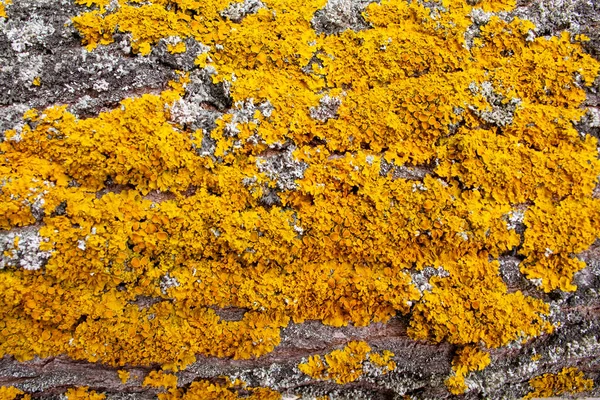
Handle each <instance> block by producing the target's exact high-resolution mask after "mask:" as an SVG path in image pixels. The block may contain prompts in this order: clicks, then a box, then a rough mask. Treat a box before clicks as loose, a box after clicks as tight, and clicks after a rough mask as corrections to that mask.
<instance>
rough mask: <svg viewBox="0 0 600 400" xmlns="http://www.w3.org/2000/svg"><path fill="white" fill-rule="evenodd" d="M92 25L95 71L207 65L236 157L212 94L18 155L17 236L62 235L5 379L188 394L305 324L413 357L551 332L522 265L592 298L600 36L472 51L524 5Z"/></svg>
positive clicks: (0, 310)
mask: <svg viewBox="0 0 600 400" xmlns="http://www.w3.org/2000/svg"><path fill="white" fill-rule="evenodd" d="M78 2H79V3H81V4H85V5H87V6H88V7H90V10H89V11H88V12H85V13H83V14H81V15H79V16H75V17H74V18H73V24H74V26H75V27H76V28H77V29H78V31H79V32H80V34H81V35H82V38H83V42H84V44H85V45H86V47H87V49H88V50H89V51H93V49H94V48H96V47H97V46H99V45H106V44H108V43H111V42H112V41H113V40H114V39H113V34H115V33H116V32H123V33H126V34H128V35H130V38H131V47H132V49H133V52H135V53H138V54H139V55H140V56H144V55H147V54H149V53H150V52H151V51H152V49H153V46H155V45H156V43H158V41H159V40H161V39H165V40H167V39H168V40H169V43H170V46H171V47H169V51H171V52H172V53H181V52H185V51H187V49H186V47H185V45H184V42H183V40H184V39H190V38H191V39H194V40H196V41H198V42H201V43H203V44H204V45H205V46H206V49H207V50H206V51H204V52H203V53H201V54H199V55H198V57H197V59H196V64H197V65H198V67H199V68H204V69H205V71H207V72H208V73H210V74H211V75H212V80H213V82H214V83H215V84H219V85H222V86H223V87H224V88H226V89H227V91H228V93H229V95H230V96H231V98H232V100H233V103H234V106H233V107H232V108H231V109H228V110H225V112H223V113H221V115H220V117H219V118H218V119H217V121H216V127H215V128H214V129H213V130H212V131H211V132H208V131H203V130H196V131H192V130H190V129H189V127H188V126H187V125H185V124H183V123H179V122H177V121H176V120H177V118H175V114H176V110H178V107H181V104H183V103H184V102H185V98H184V94H185V93H186V88H187V87H188V85H189V84H190V81H191V79H192V78H193V74H194V73H193V72H192V74H181V76H180V78H179V80H178V81H174V82H171V87H170V88H169V89H168V90H165V91H164V92H163V93H161V94H158V95H151V94H146V95H143V96H140V97H137V98H131V99H126V100H124V101H123V102H121V104H120V105H119V106H118V107H117V108H115V109H114V110H110V111H106V112H102V113H100V114H99V115H98V116H96V117H90V118H85V119H82V118H78V117H77V116H76V115H74V114H73V113H71V112H69V110H68V107H66V106H61V105H56V106H54V107H51V108H48V109H46V110H30V111H28V112H27V113H26V114H25V115H24V121H25V125H24V127H23V128H20V129H15V130H11V131H7V132H5V138H6V139H5V140H4V141H3V142H2V143H0V155H1V157H0V229H2V230H4V231H9V230H14V229H15V228H18V227H29V228H31V229H36V230H38V234H39V237H40V238H41V240H40V243H39V245H37V247H35V248H36V249H38V250H39V252H44V253H43V254H48V257H46V258H44V264H45V265H44V266H43V267H40V268H39V269H34V268H21V267H19V266H18V265H13V264H10V263H8V262H7V263H6V265H7V267H5V268H4V269H2V270H0V277H1V278H0V293H1V295H0V356H3V355H5V354H11V355H14V356H15V357H16V358H17V359H19V360H26V359H30V358H32V357H34V356H36V355H37V356H41V357H44V356H50V355H55V354H67V355H68V356H70V357H72V358H75V359H84V360H89V361H99V362H103V363H107V364H110V365H113V366H122V365H125V364H133V365H149V364H153V363H157V364H160V365H162V366H163V367H164V368H166V369H169V368H170V369H174V370H176V369H179V368H184V367H185V366H187V365H189V364H190V363H192V362H194V361H195V357H196V355H198V354H202V355H207V356H217V357H234V358H251V357H258V356H261V355H263V354H266V353H268V352H270V351H272V350H273V349H274V348H275V347H276V346H277V345H278V343H279V340H280V337H279V334H280V329H281V328H282V327H285V326H286V325H288V324H289V323H290V322H294V323H302V322H303V321H306V320H320V321H322V322H323V323H325V324H328V325H332V326H343V325H347V324H349V323H352V324H354V325H357V326H365V325H368V324H370V323H372V322H378V321H382V322H385V321H387V320H389V319H390V318H391V317H392V316H394V315H396V314H397V313H402V314H408V315H409V316H410V329H409V334H410V335H411V337H413V338H415V339H426V340H433V341H436V342H440V341H449V342H450V343H453V344H456V345H459V346H467V347H466V349H470V348H471V347H469V346H483V347H499V346H504V345H506V344H508V343H510V342H513V341H516V340H526V339H527V338H530V337H534V336H537V335H540V334H542V333H544V332H549V331H551V330H552V325H551V324H550V322H548V321H547V319H546V315H547V314H548V312H549V307H548V305H547V304H545V303H543V302H542V301H540V300H538V299H535V298H532V297H529V296H526V295H524V294H523V293H521V292H518V291H517V292H512V293H509V292H507V287H506V285H505V283H504V282H503V280H502V279H501V277H500V275H499V263H498V258H499V257H501V256H502V255H505V254H508V253H512V252H513V251H514V250H515V249H518V252H519V254H520V255H521V256H522V257H523V262H522V265H521V270H522V272H523V273H524V274H525V275H526V276H527V277H528V278H530V279H533V280H535V281H537V282H539V284H540V287H541V288H542V289H543V290H544V291H547V292H549V291H552V290H568V291H572V290H574V289H575V286H574V285H573V284H572V278H573V275H574V273H575V272H577V271H579V270H581V269H582V268H583V267H584V264H583V262H581V261H579V260H578V259H576V258H575V254H576V253H578V252H581V251H582V250H585V249H586V248H587V247H589V245H590V244H591V243H592V242H593V241H594V240H595V239H596V238H597V237H599V236H600V202H599V201H598V200H597V199H594V198H593V197H592V190H593V188H594V187H595V185H596V183H597V176H598V174H599V173H600V162H599V161H598V159H597V140H596V139H595V138H593V137H591V136H590V135H583V136H582V135H580V134H579V133H578V132H577V131H576V129H575V128H574V126H573V123H574V122H575V121H577V120H579V119H580V118H581V117H582V116H583V115H584V113H585V110H584V109H582V108H581V107H580V105H581V103H582V102H583V100H584V99H585V93H584V91H583V86H584V85H590V84H591V83H592V81H593V79H594V78H595V77H596V75H597V73H598V70H599V68H600V65H599V63H598V62H597V61H595V60H594V59H593V58H591V57H590V56H589V55H587V54H585V53H584V52H583V50H582V48H581V46H580V42H581V41H583V40H585V38H584V37H572V36H570V35H569V34H566V33H565V34H562V35H561V36H558V37H549V38H548V37H535V35H532V34H531V30H532V29H533V28H534V27H533V25H532V24H531V23H530V22H528V21H524V20H520V19H518V18H514V19H512V20H509V21H506V20H503V19H501V18H499V17H498V16H495V15H492V16H491V17H490V18H489V20H488V21H487V23H485V24H483V25H482V26H481V27H480V29H479V31H480V32H479V34H478V35H477V37H475V38H474V39H473V40H472V41H470V42H469V41H467V40H466V33H467V31H468V30H469V28H470V26H471V25H472V22H473V21H472V17H471V13H472V11H473V9H474V7H476V8H482V9H483V10H484V11H486V12H497V11H502V10H510V9H511V8H512V7H513V6H514V2H513V1H510V0H504V1H499V0H482V1H480V2H479V3H478V4H477V5H476V6H471V5H469V4H468V2H467V1H463V0H441V1H440V2H439V3H436V2H429V3H427V4H424V3H420V2H416V1H413V2H406V1H402V0H387V1H382V2H381V3H377V4H376V3H373V4H371V5H369V6H368V7H367V8H366V9H365V11H364V13H363V16H364V18H365V20H366V22H367V23H368V24H369V26H370V27H369V29H365V30H361V31H353V30H345V31H343V32H341V33H339V34H335V35H325V34H322V33H317V32H316V31H315V30H314V29H312V26H311V19H312V18H313V15H314V14H315V13H316V12H317V11H318V10H320V9H322V8H323V7H324V6H325V1H324V0H307V1H305V2H302V4H298V3H297V2H293V1H289V0H265V1H263V2H262V3H263V5H264V7H259V8H257V9H256V10H253V12H252V13H248V14H244V15H241V16H239V18H237V17H236V18H235V19H234V20H232V19H231V18H229V17H227V15H229V14H227V13H223V10H225V9H226V8H227V7H228V6H230V4H229V1H228V0H227V1H224V0H211V1H196V0H152V1H147V2H140V1H137V0H129V1H126V0H119V1H113V2H109V1H105V0H86V1H79V0H78ZM174 37H175V38H179V39H176V40H175V39H173V38H174ZM169 38H170V39H169ZM188 106H189V104H188ZM196 106H198V105H196ZM206 142H210V143H213V146H212V147H210V146H209V148H210V151H205V150H206V148H207V147H206ZM276 157H282V158H285V159H286V160H287V161H286V162H287V163H288V164H286V165H292V166H295V168H296V170H295V172H294V174H293V176H292V178H289V179H285V177H284V176H283V173H284V172H285V170H286V169H285V168H283V169H272V168H271V167H270V166H271V164H275V163H272V160H273V159H275V158H276ZM412 167H415V168H421V169H424V170H425V171H426V173H424V174H423V175H422V176H421V177H414V176H404V175H402V171H405V170H410V169H411V168H412ZM267 197H269V198H270V199H271V200H270V201H269V202H266V201H265V198H267ZM519 210H521V211H522V210H525V212H524V224H525V227H526V229H525V232H524V236H523V238H521V237H520V235H519V233H517V230H516V229H515V227H514V226H513V225H512V222H511V221H512V217H513V216H514V215H515V213H518V212H521V211H519ZM0 234H4V232H1V231H0ZM17 236H18V235H17ZM19 240H20V239H18V238H17V237H15V238H14V239H13V240H12V242H11V243H12V244H11V243H9V242H10V241H9V242H7V241H3V242H2V243H4V242H6V243H9V244H8V245H6V246H5V247H6V248H3V252H4V253H3V254H2V255H0V256H1V257H4V258H7V259H11V257H14V254H16V252H18V251H19V248H20V246H22V245H23V243H22V242H20V241H19ZM521 242H522V243H521ZM4 258H3V259H2V260H4ZM426 267H433V268H436V269H441V270H443V271H445V274H443V276H436V277H433V278H432V279H431V281H430V284H431V287H432V288H431V290H426V291H424V292H420V291H419V290H417V288H416V287H415V286H414V285H413V284H412V283H411V273H412V272H415V271H420V270H422V269H423V268H426ZM225 307H236V308H241V309H245V310H246V312H245V313H244V315H243V317H242V318H241V320H227V319H224V318H221V317H220V316H219V314H218V309H220V308H225ZM465 351H467V350H465ZM457 365H458V364H457ZM460 365H467V364H464V363H462V362H461V364H460ZM469 365H470V364H469ZM478 365H480V364H478ZM457 368H458V369H455V372H456V376H457V377H458V376H459V375H460V374H462V375H463V376H464V374H463V372H461V371H462V369H463V367H457ZM466 368H467V370H469V371H470V370H473V369H474V368H471V367H470V366H469V367H466ZM477 369H479V367H477ZM215 390H216V389H215Z"/></svg>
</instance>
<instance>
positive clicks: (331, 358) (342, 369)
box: [298, 341, 396, 384]
mask: <svg viewBox="0 0 600 400" xmlns="http://www.w3.org/2000/svg"><path fill="white" fill-rule="evenodd" d="M393 356H394V353H392V352H391V351H389V350H385V351H384V352H383V353H376V352H371V347H370V346H369V345H368V344H367V343H366V342H358V341H354V342H350V343H348V344H347V345H346V346H345V347H344V348H343V349H338V350H333V351H332V352H331V353H328V354H326V355H325V360H323V359H322V358H321V356H320V355H314V356H310V357H308V360H307V361H306V362H305V363H301V364H299V365H298V369H299V370H300V371H302V372H303V373H305V374H306V375H308V376H310V377H311V378H313V379H319V380H332V381H334V382H336V383H339V384H344V383H350V382H354V381H355V380H357V379H358V378H360V376H361V375H362V373H363V367H364V363H365V362H366V361H367V360H368V362H370V363H371V364H372V365H373V366H376V367H379V368H380V369H381V371H382V373H384V374H385V373H387V372H389V371H393V370H394V369H396V363H395V362H394V361H392V360H391V358H392V357H393Z"/></svg>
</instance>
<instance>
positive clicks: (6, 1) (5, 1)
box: [0, 0, 12, 18]
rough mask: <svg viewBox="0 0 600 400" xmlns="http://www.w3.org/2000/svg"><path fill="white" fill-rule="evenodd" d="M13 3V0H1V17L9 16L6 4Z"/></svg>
mask: <svg viewBox="0 0 600 400" xmlns="http://www.w3.org/2000/svg"><path fill="white" fill-rule="evenodd" d="M10 4H12V0H0V18H8V15H7V14H6V6H8V5H10Z"/></svg>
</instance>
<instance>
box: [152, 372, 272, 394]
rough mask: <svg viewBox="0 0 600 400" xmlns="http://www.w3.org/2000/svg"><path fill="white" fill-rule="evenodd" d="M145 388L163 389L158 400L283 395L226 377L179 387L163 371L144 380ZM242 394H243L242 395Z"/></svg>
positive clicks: (170, 375) (154, 373) (175, 380)
mask: <svg viewBox="0 0 600 400" xmlns="http://www.w3.org/2000/svg"><path fill="white" fill-rule="evenodd" d="M144 385H145V386H151V387H154V388H157V389H161V392H160V393H158V400H199V399H202V400H236V399H248V400H279V399H281V394H280V393H279V392H277V391H275V390H272V389H269V388H262V387H258V388H257V387H250V386H248V385H247V384H246V383H245V382H243V381H241V380H239V379H236V380H234V381H232V380H231V379H229V378H227V377H224V378H218V379H214V380H212V381H207V380H197V381H194V382H192V383H191V384H190V385H188V386H186V388H185V389H182V388H178V387H177V377H176V376H175V375H173V374H168V373H164V372H162V371H152V372H150V374H148V376H146V378H145V379H144ZM240 393H242V394H240Z"/></svg>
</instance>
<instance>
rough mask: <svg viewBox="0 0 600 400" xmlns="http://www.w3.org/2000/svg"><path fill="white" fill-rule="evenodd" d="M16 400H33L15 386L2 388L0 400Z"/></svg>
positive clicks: (0, 388)
mask: <svg viewBox="0 0 600 400" xmlns="http://www.w3.org/2000/svg"><path fill="white" fill-rule="evenodd" d="M15 399H19V400H31V396H30V395H28V394H25V392H23V391H22V390H20V389H17V388H16V387H14V386H0V400H15Z"/></svg>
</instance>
